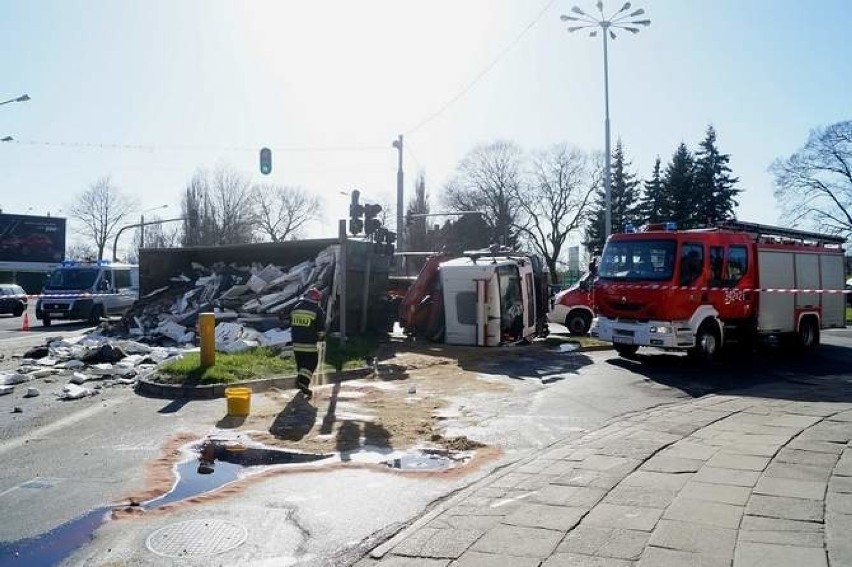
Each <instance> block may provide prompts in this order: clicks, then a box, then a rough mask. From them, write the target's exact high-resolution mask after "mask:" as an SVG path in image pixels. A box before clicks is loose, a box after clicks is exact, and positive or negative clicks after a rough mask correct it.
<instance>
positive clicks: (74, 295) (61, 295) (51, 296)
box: [10, 293, 125, 299]
mask: <svg viewBox="0 0 852 567" xmlns="http://www.w3.org/2000/svg"><path fill="white" fill-rule="evenodd" d="M109 295H125V294H122V293H50V294H34V295H31V294H27V295H26V296H21V295H16V296H10V297H16V298H19V297H26V298H27V299H75V298H83V299H86V298H89V297H105V296H109Z"/></svg>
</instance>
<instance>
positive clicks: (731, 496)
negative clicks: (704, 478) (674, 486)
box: [680, 481, 751, 506]
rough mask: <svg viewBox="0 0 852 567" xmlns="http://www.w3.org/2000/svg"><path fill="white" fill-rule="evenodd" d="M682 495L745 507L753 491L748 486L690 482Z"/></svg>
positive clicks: (683, 496) (693, 498)
mask: <svg viewBox="0 0 852 567" xmlns="http://www.w3.org/2000/svg"><path fill="white" fill-rule="evenodd" d="M680 495H681V497H682V498H689V499H692V500H703V501H705V502H720V503H722V504H732V505H734V506H745V504H746V502H748V499H749V496H751V490H749V488H748V487H746V486H731V485H727V484H711V483H708V482H696V481H690V482H688V483H686V485H685V486H684V487H683V490H682V491H681V493H680Z"/></svg>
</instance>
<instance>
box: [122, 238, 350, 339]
mask: <svg viewBox="0 0 852 567" xmlns="http://www.w3.org/2000/svg"><path fill="white" fill-rule="evenodd" d="M336 250H337V247H335V246H331V247H329V248H326V249H325V250H323V251H322V252H320V253H319V254H318V255H317V256H316V258H314V259H312V260H307V261H304V262H301V263H299V264H296V265H294V266H291V267H289V268H285V267H281V266H275V265H273V264H268V265H265V266H264V265H257V264H255V265H251V266H238V265H236V264H228V265H226V264H223V263H217V264H214V265H213V266H210V267H207V266H202V265H201V264H198V263H193V264H192V268H193V274H192V276H193V277H189V276H187V275H186V274H181V275H179V276H177V277H173V278H171V281H170V282H169V285H168V286H165V287H162V288H159V289H157V290H154V291H152V292H151V293H149V294H147V295H146V296H144V297H142V298H140V300H139V301H138V302H136V305H135V306H134V308H133V309H132V310H131V311H130V313H128V314H127V315H126V316H125V317H124V318H123V319H122V321H121V322H120V323H119V324H117V325H114V326H113V327H112V328H111V329H109V330H107V331H106V333H107V334H112V335H116V336H123V337H130V338H134V339H135V340H137V341H139V342H141V343H146V344H151V345H188V344H195V343H196V341H197V336H196V332H197V329H196V326H197V323H198V315H199V313H205V312H213V313H215V315H216V349H217V350H220V351H224V352H237V351H241V350H246V349H249V348H252V347H257V346H267V347H273V348H281V347H284V346H285V345H287V344H289V343H290V342H291V339H290V330H289V328H287V327H286V321H287V320H288V317H287V316H288V315H289V313H290V310H291V309H292V308H293V306H294V305H295V303H296V302H297V301H298V300H299V298H300V297H301V295H302V293H303V292H304V291H305V290H306V289H308V288H309V287H312V286H315V287H317V288H319V289H321V290H322V291H323V294H324V296H326V297H328V294H329V292H330V291H331V286H332V281H333V278H334V266H335V256H336Z"/></svg>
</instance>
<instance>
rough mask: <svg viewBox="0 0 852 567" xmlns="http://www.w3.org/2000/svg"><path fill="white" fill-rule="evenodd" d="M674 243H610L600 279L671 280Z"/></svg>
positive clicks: (675, 244)
mask: <svg viewBox="0 0 852 567" xmlns="http://www.w3.org/2000/svg"><path fill="white" fill-rule="evenodd" d="M676 246H677V243H676V242H675V241H674V240H639V239H637V240H617V241H610V242H608V243H607V245H606V247H605V248H604V251H603V256H602V258H601V264H600V267H599V271H598V277H599V278H600V279H602V280H619V281H639V280H652V281H667V280H671V279H672V275H673V274H674V263H675V248H676Z"/></svg>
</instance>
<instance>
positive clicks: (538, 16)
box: [404, 0, 556, 136]
mask: <svg viewBox="0 0 852 567" xmlns="http://www.w3.org/2000/svg"><path fill="white" fill-rule="evenodd" d="M555 3H556V0H548V1H547V2H546V3H545V5H544V7H543V8H542V9H541V10H539V12H538V13H537V14H536V16H535V17H534V18H533V19H532V20H531V21H530V22H529V23H528V24H527V25H526V26H525V27H524V28H523V29H522V30H521V32H520V33H519V34H518V35H517V36H515V38H514V39H513V40H512V41H511V42H509V43H508V44H507V45H506V47H504V48H503V49H502V50H501V51H500V52H499V53H498V54H497V56H496V57H495V58H494V59H492V60H491V62H490V63H489V64H488V65H486V66H485V67H484V68H483V69H482V71H480V72H479V73H477V74H476V75H475V76H474V78H473V80H471V81H470V82H469V83H467V84H466V85H465V86H464V87H462V89H461V91H459V92H458V93H457V94H456V95H455V96H453V97H452V98H450V99H449V100H448V101H447V102H446V103H444V104H443V105H442V106H441V107H440V108H439V109H438V110H436V111H435V112H433V113H431V114H429V115H428V116H426V117H425V118H424V119H423V120H421V121H420V122H418V123H417V124H416V125H415V126H414V127H412V128H409V129H408V130H407V131H406V132H404V134H405V135H406V136H410V135H411V134H413V133H414V132H416V131H417V130H419V129H421V128H422V127H423V126H425V125H426V124H428V123H429V122H431V121H433V120H435V119H436V118H438V117H439V116H441V115H442V114H443V113H444V112H445V111H446V110H447V109H448V108H450V107H451V106H452V105H453V104H455V103H456V102H458V101H459V100H460V99H461V98H462V97H464V96H465V95H466V94H467V93H468V92H470V90H471V89H472V88H473V87H474V86H476V84H477V83H478V82H479V81H481V80H482V79H483V78H484V77H485V75H487V74H488V73H489V72H490V71H491V70H492V69H493V68H494V67H495V66H496V65H497V63H499V62H500V60H501V59H503V57H505V56H506V55H507V54H508V53H509V52H510V51H511V50H512V49H513V48H514V47H515V46H516V45H517V44H518V43H519V42H520V41H521V39H523V37H524V36H525V35H526V34H527V33H528V32H529V31H530V30H531V29H532V28H533V27H534V26H535V25H536V24H537V23H538V21H539V20H541V18H542V17H544V14H545V13H547V11H548V10H549V9H550V8H551V6H553V5H554V4H555Z"/></svg>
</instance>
